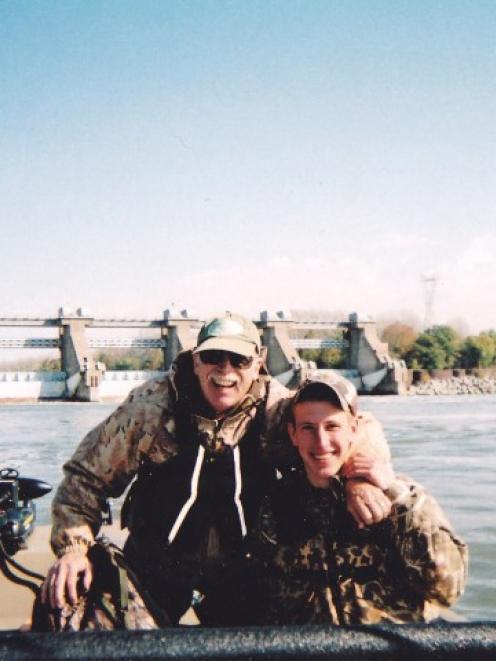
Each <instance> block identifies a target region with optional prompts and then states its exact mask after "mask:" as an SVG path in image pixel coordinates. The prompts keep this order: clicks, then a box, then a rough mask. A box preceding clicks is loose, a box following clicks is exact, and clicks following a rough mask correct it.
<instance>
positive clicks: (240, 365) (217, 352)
mask: <svg viewBox="0 0 496 661" xmlns="http://www.w3.org/2000/svg"><path fill="white" fill-rule="evenodd" d="M198 355H199V356H200V360H201V361H202V363H203V364H204V365H220V364H221V363H223V362H224V360H226V359H227V360H228V361H229V362H230V363H231V365H232V366H233V367H235V368H237V369H242V370H245V369H248V367H251V366H252V364H253V358H254V357H253V356H242V355H241V354H239V353H232V352H231V351H222V350H221V349H207V350H206V351H200V352H199V353H198Z"/></svg>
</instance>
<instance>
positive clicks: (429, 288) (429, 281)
mask: <svg viewBox="0 0 496 661" xmlns="http://www.w3.org/2000/svg"><path fill="white" fill-rule="evenodd" d="M437 281H438V278H437V276H435V275H427V276H422V277H421V278H420V282H421V283H422V285H423V288H424V305H425V310H424V329H425V328H430V327H431V326H432V322H433V320H434V300H435V296H436V286H437Z"/></svg>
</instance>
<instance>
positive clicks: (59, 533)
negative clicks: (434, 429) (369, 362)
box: [51, 352, 389, 555]
mask: <svg viewBox="0 0 496 661" xmlns="http://www.w3.org/2000/svg"><path fill="white" fill-rule="evenodd" d="M290 395H291V393H290V391H288V390H287V389H286V388H285V387H284V386H282V385H281V384H280V383H279V382H278V381H276V380H275V379H272V378H270V377H263V376H262V377H260V378H259V379H258V380H257V381H255V382H254V383H253V385H252V387H251V389H250V391H249V393H248V394H247V395H246V396H245V398H244V399H243V401H242V402H240V404H239V405H238V406H237V408H236V409H235V410H233V411H229V412H228V414H226V415H225V416H224V417H222V418H219V419H212V418H211V417H209V411H208V410H206V409H205V404H204V401H203V398H202V396H201V393H200V391H199V385H198V381H197V379H196V377H195V376H194V374H193V370H192V360H191V353H190V352H185V353H184V354H181V355H180V356H179V357H178V360H177V361H176V363H175V364H174V366H173V367H172V369H171V371H170V372H169V373H167V374H165V375H164V376H163V377H159V378H156V379H152V380H150V381H148V382H146V383H145V384H143V385H142V386H139V387H138V388H136V389H135V390H133V391H132V392H131V393H130V395H129V396H128V398H127V399H126V401H125V402H124V403H123V404H122V405H121V406H119V407H118V408H117V409H116V411H115V412H114V413H112V414H111V415H110V416H109V417H108V418H107V419H106V420H105V421H104V422H102V423H101V424H100V425H98V426H97V427H95V428H94V429H93V430H92V431H90V432H89V433H88V434H87V436H86V437H85V438H84V439H83V441H82V442H81V444H80V445H79V447H78V448H77V449H76V451H75V453H74V455H73V457H72V458H71V459H70V460H69V461H68V462H67V463H66V464H65V465H64V474H65V477H64V479H63V481H62V483H61V484H60V486H59V488H58V490H57V493H56V495H55V497H54V500H53V508H52V515H53V528H52V537H51V543H52V547H53V549H54V551H55V553H56V554H57V555H62V554H63V553H65V552H67V551H69V550H74V549H80V550H85V551H86V549H87V548H88V546H90V545H91V544H92V543H93V541H94V538H95V536H96V534H97V532H98V530H99V528H100V525H101V517H102V510H103V509H104V505H105V501H106V499H107V498H109V497H112V498H115V497H118V496H120V495H121V494H122V493H123V492H124V490H125V489H126V487H127V486H128V484H129V483H130V482H131V480H132V479H133V477H134V476H135V475H136V473H137V470H138V467H139V465H140V462H141V461H143V459H144V458H146V459H148V460H150V461H152V462H155V463H161V462H165V461H168V460H169V459H170V458H172V457H174V456H175V455H176V454H177V453H178V447H179V443H180V441H181V438H184V436H185V435H186V434H190V433H194V434H196V435H197V436H198V438H201V442H202V443H203V444H205V446H206V447H207V448H208V449H209V451H211V452H219V453H220V452H223V451H224V450H225V449H226V447H227V446H235V445H236V444H237V443H238V442H239V441H240V440H241V439H242V438H243V437H244V436H245V434H246V433H247V431H248V429H249V427H250V425H251V424H252V423H253V421H254V420H255V418H256V416H257V412H259V411H260V410H262V413H263V418H264V424H263V426H262V438H261V442H260V445H261V449H262V452H264V453H266V454H267V457H269V456H270V455H271V454H273V455H274V456H276V455H277V456H279V458H280V457H281V456H282V455H283V454H284V452H285V451H286V450H285V448H286V447H288V445H289V444H286V443H283V442H281V438H283V436H284V434H281V431H280V430H281V428H283V426H284V410H285V405H286V403H287V401H288V398H289V397H290ZM185 420H186V421H187V422H188V424H187V425H186V427H187V428H186V429H184V427H185V425H184V421H185ZM180 421H182V422H181V424H180ZM181 425H182V427H183V429H181V428H180V427H181ZM276 430H277V432H276ZM359 430H360V439H361V440H360V441H359V442H358V443H357V444H356V447H357V448H361V449H362V451H369V452H372V453H375V454H378V455H382V456H389V449H388V446H387V443H386V441H385V439H384V436H383V433H382V428H381V426H380V424H379V423H378V422H377V421H376V420H375V418H373V416H371V415H369V414H362V416H361V417H360V419H359Z"/></svg>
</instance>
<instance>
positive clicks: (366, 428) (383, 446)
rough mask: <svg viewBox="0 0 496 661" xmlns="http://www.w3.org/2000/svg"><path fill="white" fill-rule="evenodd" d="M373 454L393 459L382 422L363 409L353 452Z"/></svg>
mask: <svg viewBox="0 0 496 661" xmlns="http://www.w3.org/2000/svg"><path fill="white" fill-rule="evenodd" d="M358 452H359V453H361V454H367V455H372V456H374V457H378V458H380V459H384V460H387V461H390V460H391V453H390V451H389V445H388V442H387V440H386V437H385V436H384V431H383V429H382V425H381V423H380V422H379V421H378V420H377V418H376V417H375V416H374V415H373V414H372V413H369V412H368V411H361V412H360V413H359V414H358V417H357V437H356V440H355V441H354V442H353V445H352V454H356V453H358Z"/></svg>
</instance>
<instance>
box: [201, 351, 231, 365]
mask: <svg viewBox="0 0 496 661" xmlns="http://www.w3.org/2000/svg"><path fill="white" fill-rule="evenodd" d="M198 355H199V356H200V360H201V361H202V363H205V365H220V363H221V362H222V361H223V360H224V355H225V352H224V351H219V350H218V349H209V350H208V351H200V353H199V354H198Z"/></svg>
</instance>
